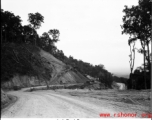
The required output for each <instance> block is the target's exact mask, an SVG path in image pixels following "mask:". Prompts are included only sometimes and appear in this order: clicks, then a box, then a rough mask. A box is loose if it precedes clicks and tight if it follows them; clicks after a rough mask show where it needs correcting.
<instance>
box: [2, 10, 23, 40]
mask: <svg viewBox="0 0 152 120" xmlns="http://www.w3.org/2000/svg"><path fill="white" fill-rule="evenodd" d="M21 21H22V20H21V19H20V17H19V16H15V15H14V14H13V13H11V12H9V11H4V10H3V9H1V38H2V39H1V43H6V42H21V39H20V38H21V36H22V25H21Z"/></svg>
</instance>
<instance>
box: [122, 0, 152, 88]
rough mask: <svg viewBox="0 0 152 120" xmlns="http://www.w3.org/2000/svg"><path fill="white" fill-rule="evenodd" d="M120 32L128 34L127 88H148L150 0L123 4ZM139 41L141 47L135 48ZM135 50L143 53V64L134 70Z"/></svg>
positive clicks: (151, 14) (149, 69) (151, 18)
mask: <svg viewBox="0 0 152 120" xmlns="http://www.w3.org/2000/svg"><path fill="white" fill-rule="evenodd" d="M123 12H124V13H125V15H124V16H123V25H122V26H121V27H122V34H129V36H130V37H129V40H128V44H129V46H130V55H129V57H130V61H129V63H130V71H131V73H130V78H129V80H128V88H129V89H150V85H151V76H150V73H151V62H152V61H151V60H152V59H151V58H150V57H152V54H151V53H150V49H149V47H150V42H151V27H152V26H151V21H152V13H151V1H150V0H139V2H138V5H137V6H132V7H130V8H129V7H128V6H125V9H124V10H123ZM137 41H139V42H140V43H141V48H140V49H137V48H136V46H135V45H136V42H137ZM136 51H137V52H138V53H140V54H143V65H142V66H139V67H138V68H136V69H135V70H134V63H135V53H136Z"/></svg>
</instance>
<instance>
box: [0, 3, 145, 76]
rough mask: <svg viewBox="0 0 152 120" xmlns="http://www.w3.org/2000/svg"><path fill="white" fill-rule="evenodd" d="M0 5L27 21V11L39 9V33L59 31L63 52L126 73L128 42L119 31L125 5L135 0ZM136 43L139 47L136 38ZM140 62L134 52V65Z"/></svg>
mask: <svg viewBox="0 0 152 120" xmlns="http://www.w3.org/2000/svg"><path fill="white" fill-rule="evenodd" d="M1 3H2V9H4V10H7V11H12V12H13V13H14V14H15V15H19V16H20V17H21V19H22V20H23V22H22V24H23V25H25V24H28V21H27V19H28V13H35V12H39V13H41V14H42V15H43V16H44V23H43V24H42V26H41V28H40V29H39V30H38V33H39V35H41V34H42V33H43V32H48V30H50V29H54V28H55V29H58V30H59V31H60V33H61V34H60V41H59V42H58V43H56V46H57V48H58V49H60V50H63V52H64V54H65V55H66V56H69V55H71V56H73V57H74V58H75V59H78V60H79V59H80V60H83V61H84V62H88V63H91V64H93V65H98V64H103V65H104V66H105V68H106V69H107V70H108V71H109V72H111V73H113V74H115V75H118V76H128V75H129V73H130V68H129V54H130V50H129V46H128V38H129V36H127V35H122V34H121V31H122V30H121V27H120V25H121V24H122V17H123V15H124V13H123V12H122V11H123V9H124V5H128V6H131V5H137V4H138V0H2V1H1ZM136 47H137V48H139V47H140V43H139V42H137V44H136ZM142 62H143V56H142V55H140V54H139V53H138V54H136V60H135V68H136V67H138V66H140V65H141V64H142Z"/></svg>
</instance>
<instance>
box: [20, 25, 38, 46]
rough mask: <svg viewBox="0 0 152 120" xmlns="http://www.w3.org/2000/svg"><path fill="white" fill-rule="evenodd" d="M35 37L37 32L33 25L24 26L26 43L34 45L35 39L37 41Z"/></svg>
mask: <svg viewBox="0 0 152 120" xmlns="http://www.w3.org/2000/svg"><path fill="white" fill-rule="evenodd" d="M35 35H37V32H36V31H35V30H34V29H33V28H32V27H31V25H24V26H23V36H24V38H23V39H24V42H25V43H33V39H35Z"/></svg>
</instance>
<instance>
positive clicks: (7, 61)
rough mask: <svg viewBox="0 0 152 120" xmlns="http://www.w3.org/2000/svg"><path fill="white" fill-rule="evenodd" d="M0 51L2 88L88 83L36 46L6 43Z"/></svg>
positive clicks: (74, 71) (79, 74)
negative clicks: (0, 57) (0, 58)
mask: <svg viewBox="0 0 152 120" xmlns="http://www.w3.org/2000/svg"><path fill="white" fill-rule="evenodd" d="M2 50H3V51H2V53H3V60H2V65H3V67H2V71H3V73H1V74H2V75H3V76H2V88H13V87H14V86H20V87H30V86H38V85H46V83H48V84H49V85H52V84H68V83H70V84H71V83H72V84H73V83H84V82H86V81H87V80H88V79H87V78H86V77H84V76H83V75H82V74H81V73H79V72H78V71H76V70H74V69H73V68H72V67H71V66H69V65H66V64H65V63H63V62H62V61H60V60H58V59H56V58H55V57H54V56H53V55H51V54H50V53H48V52H46V51H44V50H42V49H40V48H38V47H36V46H32V45H25V44H19V45H17V44H8V45H7V46H5V47H4V48H3V49H2ZM8 76H9V77H8Z"/></svg>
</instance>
